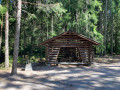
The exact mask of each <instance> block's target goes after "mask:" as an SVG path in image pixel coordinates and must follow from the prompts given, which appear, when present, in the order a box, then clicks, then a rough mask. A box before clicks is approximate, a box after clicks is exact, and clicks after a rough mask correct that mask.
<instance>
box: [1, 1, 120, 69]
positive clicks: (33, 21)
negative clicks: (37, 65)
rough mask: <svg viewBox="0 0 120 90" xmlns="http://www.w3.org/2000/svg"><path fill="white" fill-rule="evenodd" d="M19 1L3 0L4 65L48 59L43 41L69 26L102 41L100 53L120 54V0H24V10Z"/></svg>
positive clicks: (22, 4)
mask: <svg viewBox="0 0 120 90" xmlns="http://www.w3.org/2000/svg"><path fill="white" fill-rule="evenodd" d="M17 1H18V2H19V0H0V26H1V28H0V63H1V64H2V65H3V67H6V68H8V67H9V66H12V61H13V58H16V59H17V62H18V63H26V61H25V60H26V59H30V60H33V61H34V62H35V61H36V60H41V59H42V60H44V59H45V47H44V46H41V45H40V43H41V42H43V41H45V40H48V39H50V38H52V37H54V36H57V35H59V34H61V33H63V32H65V31H68V30H73V31H75V32H77V33H79V34H83V35H85V36H87V37H89V38H91V39H92V40H95V41H97V42H98V43H100V45H99V46H97V47H94V50H95V55H97V56H106V55H110V56H113V55H118V54H120V47H119V46H120V21H119V20H120V0H22V1H21V0H20V1H21V11H19V9H20V8H19V7H20V5H18V4H17V3H18V2H17ZM17 9H18V12H17ZM17 16H19V17H17ZM17 18H19V19H17ZM19 22H20V23H19ZM17 25H19V27H18V26H17ZM16 28H17V29H20V30H19V31H16ZM16 32H17V34H16ZM15 45H17V46H15ZM14 50H18V52H14ZM17 53H19V55H17Z"/></svg>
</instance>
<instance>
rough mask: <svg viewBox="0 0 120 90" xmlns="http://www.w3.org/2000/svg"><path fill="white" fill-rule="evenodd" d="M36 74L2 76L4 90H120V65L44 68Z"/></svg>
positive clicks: (38, 68) (22, 72)
mask: <svg viewBox="0 0 120 90" xmlns="http://www.w3.org/2000/svg"><path fill="white" fill-rule="evenodd" d="M33 69H34V71H18V75H17V76H15V77H11V76H10V73H9V72H6V73H1V74H0V79H1V82H0V88H1V89H5V90H7V89H29V90H31V89H32V90H81V89H85V90H120V64H117V65H112V64H111V65H109V66H106V65H104V66H101V67H86V66H78V67H75V66H72V67H71V66H51V67H47V66H41V67H34V68H33Z"/></svg>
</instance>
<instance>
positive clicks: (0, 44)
mask: <svg viewBox="0 0 120 90" xmlns="http://www.w3.org/2000/svg"><path fill="white" fill-rule="evenodd" d="M2 29H3V15H2V20H1V31H0V56H1V51H2V50H1V49H2Z"/></svg>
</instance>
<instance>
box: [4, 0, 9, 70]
mask: <svg viewBox="0 0 120 90" xmlns="http://www.w3.org/2000/svg"><path fill="white" fill-rule="evenodd" d="M6 7H7V8H8V9H9V0H6ZM5 20H6V21H5V23H6V24H5V68H6V69H7V68H9V13H8V10H7V12H6V15H5Z"/></svg>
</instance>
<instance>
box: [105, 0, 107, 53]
mask: <svg viewBox="0 0 120 90" xmlns="http://www.w3.org/2000/svg"><path fill="white" fill-rule="evenodd" d="M106 32H107V0H106V7H105V32H104V34H105V35H104V40H105V51H104V55H106Z"/></svg>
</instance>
